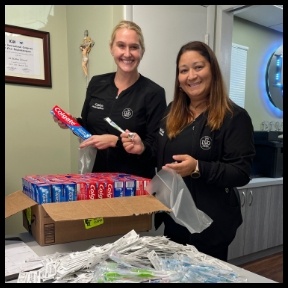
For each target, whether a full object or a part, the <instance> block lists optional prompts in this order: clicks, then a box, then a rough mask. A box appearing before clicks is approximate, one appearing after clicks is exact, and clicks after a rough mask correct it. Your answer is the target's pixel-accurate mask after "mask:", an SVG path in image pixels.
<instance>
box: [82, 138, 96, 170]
mask: <svg viewBox="0 0 288 288" xmlns="http://www.w3.org/2000/svg"><path fill="white" fill-rule="evenodd" d="M82 141H83V140H82V139H81V138H79V142H80V143H81V142H82ZM78 149H79V157H78V173H79V174H85V173H90V172H92V169H93V166H94V162H95V158H96V154H97V149H96V148H95V147H92V146H87V147H84V148H78Z"/></svg>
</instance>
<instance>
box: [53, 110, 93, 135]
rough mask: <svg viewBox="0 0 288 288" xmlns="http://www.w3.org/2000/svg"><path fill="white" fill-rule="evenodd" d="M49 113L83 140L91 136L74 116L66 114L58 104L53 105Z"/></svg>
mask: <svg viewBox="0 0 288 288" xmlns="http://www.w3.org/2000/svg"><path fill="white" fill-rule="evenodd" d="M51 114H53V115H54V116H55V117H56V118H57V119H58V120H60V121H61V122H62V123H64V124H66V125H67V127H69V128H70V129H71V130H72V132H73V133H75V134H76V135H77V136H78V137H80V138H82V139H83V140H86V139H88V138H89V137H91V136H92V134H91V133H89V132H88V131H87V130H86V129H85V128H84V127H82V126H81V125H80V124H79V123H78V122H77V121H76V120H75V119H74V118H72V117H71V116H70V115H68V114H67V113H66V112H65V111H64V110H63V109H61V108H60V107H59V106H57V105H55V106H54V107H53V108H52V110H51Z"/></svg>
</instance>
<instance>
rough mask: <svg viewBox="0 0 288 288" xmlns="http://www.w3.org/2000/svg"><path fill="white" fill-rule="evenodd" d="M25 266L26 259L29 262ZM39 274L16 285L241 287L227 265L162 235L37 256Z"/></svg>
mask: <svg viewBox="0 0 288 288" xmlns="http://www.w3.org/2000/svg"><path fill="white" fill-rule="evenodd" d="M28 261H29V260H28ZM33 261H39V263H40V262H41V264H42V265H40V266H41V268H39V269H38V270H33V271H29V272H21V273H20V274H19V277H18V280H17V282H18V283H242V282H247V278H245V277H243V275H239V274H238V273H236V272H235V271H234V270H233V269H232V268H231V266H229V265H228V263H225V262H223V261H221V260H218V259H216V258H213V257H210V256H208V255H206V254H203V253H201V252H199V251H198V250H197V249H196V248H195V247H194V246H192V245H181V244H178V243H175V242H173V241H170V240H169V239H167V238H166V237H165V236H142V237H140V236H139V235H138V234H137V233H136V232H135V231H134V230H131V231H130V232H129V233H127V234H126V235H124V236H123V237H121V238H119V239H118V240H117V241H115V242H114V243H107V244H105V245H102V246H95V245H93V246H91V247H90V248H89V249H87V250H85V251H81V252H71V253H54V254H51V255H45V256H41V257H40V256H39V259H36V260H35V259H33Z"/></svg>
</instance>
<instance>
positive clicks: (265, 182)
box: [238, 177, 283, 189]
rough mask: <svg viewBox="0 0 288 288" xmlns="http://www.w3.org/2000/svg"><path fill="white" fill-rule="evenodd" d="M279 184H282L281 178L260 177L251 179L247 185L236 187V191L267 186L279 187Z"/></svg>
mask: <svg viewBox="0 0 288 288" xmlns="http://www.w3.org/2000/svg"><path fill="white" fill-rule="evenodd" d="M281 184H283V177H281V178H268V177H267V178H266V177H260V178H252V179H251V181H250V182H249V183H248V184H247V185H245V186H242V187H238V189H245V188H254V187H262V186H269V185H281Z"/></svg>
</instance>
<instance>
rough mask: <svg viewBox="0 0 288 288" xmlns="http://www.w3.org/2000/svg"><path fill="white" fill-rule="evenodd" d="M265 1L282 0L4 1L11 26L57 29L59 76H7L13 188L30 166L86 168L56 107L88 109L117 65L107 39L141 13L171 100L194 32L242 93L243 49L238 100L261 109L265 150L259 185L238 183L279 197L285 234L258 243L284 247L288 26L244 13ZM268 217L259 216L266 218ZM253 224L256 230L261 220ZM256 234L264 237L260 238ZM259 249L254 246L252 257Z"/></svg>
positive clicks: (45, 170) (258, 132)
mask: <svg viewBox="0 0 288 288" xmlns="http://www.w3.org/2000/svg"><path fill="white" fill-rule="evenodd" d="M259 6H273V5H248V6H247V5H153V6H152V5H5V25H14V26H19V27H24V28H29V29H35V30H40V31H46V32H49V34H50V44H49V45H50V47H49V50H50V63H49V65H50V67H49V68H50V70H51V83H52V84H51V87H45V86H41V85H40V86H37V85H29V84H28V85H27V84H24V85H23V84H19V83H11V82H9V81H5V195H6V196H7V195H9V194H11V193H13V192H15V191H17V190H21V189H22V177H23V176H25V175H33V174H64V173H77V172H78V146H79V142H78V140H77V138H76V137H75V136H74V135H73V133H68V131H67V133H65V132H64V133H63V130H61V129H56V127H55V123H54V121H53V120H52V117H51V114H50V110H51V108H52V107H53V106H54V105H58V106H60V107H62V108H63V109H64V110H66V111H69V113H71V114H72V115H80V113H81V108H82V103H83V100H84V97H85V92H86V88H87V85H88V82H89V80H90V79H91V77H92V76H93V75H96V74H102V73H107V72H111V71H115V69H116V66H115V64H114V62H113V59H112V57H111V55H110V52H109V46H108V45H109V39H110V33H111V31H112V28H113V27H114V26H115V25H116V24H117V23H118V22H119V21H120V20H122V19H127V20H133V21H135V22H136V23H137V24H139V26H140V27H141V28H142V30H143V34H144V37H145V45H146V52H145V55H144V57H143V60H142V62H141V64H140V66H139V72H140V73H142V74H143V75H146V76H147V77H149V78H151V79H152V80H154V81H155V82H157V83H159V84H160V85H161V86H163V87H164V88H165V91H166V98H167V99H166V100H167V103H169V102H170V101H171V100H172V93H173V83H174V73H175V67H174V66H175V59H176V54H177V51H178V49H179V47H180V46H181V45H183V44H184V43H186V42H188V41H191V40H201V41H205V42H206V43H207V44H209V45H210V47H212V48H213V50H214V51H215V52H216V55H217V57H218V60H219V62H220V66H221V69H222V72H223V75H224V78H225V81H226V84H227V87H228V88H229V91H230V92H231V94H232V93H235V91H234V92H233V91H232V90H233V89H232V88H233V87H234V85H233V82H232V81H236V82H235V83H237V78H236V79H235V78H234V77H236V76H237V72H236V73H235V71H234V74H233V71H232V70H233V69H236V68H235V67H236V66H237V64H235V63H236V62H234V66H233V65H232V64H231V62H233V61H237V59H236V58H233V55H234V54H233V53H235V51H236V52H237V49H238V48H239V47H240V48H244V52H245V57H246V58H245V64H246V65H245V67H244V69H245V73H244V86H243V87H241V89H243V91H242V94H241V93H240V94H241V95H240V98H241V97H242V98H241V99H240V100H239V101H240V102H241V101H242V102H241V103H242V104H241V105H242V106H243V107H244V108H245V109H246V110H247V111H248V113H249V114H250V116H251V118H252V122H253V126H254V130H255V147H256V153H257V155H256V160H255V163H254V164H253V165H254V166H253V173H252V175H251V183H250V186H247V187H239V188H241V189H240V190H239V191H240V193H242V192H243V193H244V192H247V193H248V192H249V191H250V189H252V190H253V189H254V190H255V191H256V192H255V195H256V196H255V198H256V200H257V197H258V195H257V193H258V194H260V193H259V192H261V191H262V190H263V189H264V190H265V189H266V190H267V189H268V190H269V191H268V192H269V193H268V194H269V197H271V194H273V193H274V192H275V195H276V194H277V196H275V199H274V198H273V199H274V200H273V201H272V202H273V203H274V202H275V207H269V209H275V210H274V212H275V213H276V214H277V215H274V216H273V217H275V218H274V219H269V221H272V223H274V229H276V228H277V229H278V230H277V231H274V232H272V231H270V230H269V235H270V234H271V235H272V234H275V233H276V234H277V239H270V238H271V237H272V236H271V235H270V236H267V235H266V236H267V237H268V240H267V243H270V246H267V245H266V247H264V248H263V247H262V248H263V249H262V248H261V247H260V248H259V249H258V251H256V252H259V253H264V252H265V251H268V250H269V251H273V249H278V250H277V251H279V250H282V249H283V79H282V77H283V75H282V74H283V73H282V71H283V62H282V60H283V49H282V47H283V28H281V29H282V30H281V29H278V30H277V29H274V28H277V27H273V25H271V26H270V27H267V26H263V25H261V24H258V23H254V22H252V21H249V20H247V19H244V18H241V12H245V10H247V11H249V9H256V10H257V7H258V8H259ZM276 6H277V5H276ZM280 6H281V5H280ZM259 9H260V8H259ZM282 9H283V7H282ZM281 13H282V14H283V10H281ZM148 15H149V16H148ZM237 15H239V17H238V16H237ZM264 17H266V16H264ZM271 21H272V20H271ZM281 27H282V23H281ZM86 30H87V31H88V33H89V36H91V37H92V39H93V40H94V41H95V45H94V47H93V49H92V50H91V52H90V56H89V57H90V58H89V74H88V77H87V78H86V77H85V76H84V75H83V71H82V68H81V59H82V54H81V51H80V49H79V45H80V43H81V41H82V39H83V37H84V33H85V31H86ZM233 49H234V50H233ZM234 57H237V56H234ZM235 59H236V60H235ZM241 59H242V58H240V60H241ZM238 60H239V59H238ZM242 60H243V59H242ZM242 60H241V61H242ZM241 63H242V62H241ZM233 67H234V68H233ZM235 74H236V76H235ZM5 80H6V78H5ZM238 96H239V95H237V91H236V93H235V97H236V98H237V97H238ZM248 185H249V184H248ZM269 199H271V198H269ZM247 210H248V209H246V211H245V212H243V213H246V215H244V216H245V217H247V220H249V221H250V220H251V219H248V217H253V213H252V214H247ZM265 211H266V213H267V207H265ZM263 213H264V212H263ZM275 213H274V214H275ZM270 215H272V213H270ZM256 216H257V215H256ZM260 216H261V215H260ZM260 216H259V215H258V216H257V217H254V218H256V219H254V220H255V221H262V220H261V219H260V218H261V217H260ZM245 217H244V218H245ZM265 219H266V218H265ZM275 219H276V220H277V222H276V224H275V222H273V221H274V220H275ZM254 220H253V221H254ZM269 221H268V222H269ZM253 223H254V222H253ZM272 223H271V224H272ZM254 224H255V225H251V231H252V230H253V229H256V230H257V229H258V228H255V227H258V226H261V225H262V222H256V223H254ZM263 225H267V223H263ZM271 226H273V225H271ZM275 226H276V227H275ZM244 228H245V229H250V228H249V227H244ZM244 228H243V229H244ZM269 229H270V228H269ZM271 229H272V228H271ZM21 232H26V230H25V228H24V227H23V223H22V214H21V213H18V214H16V215H13V216H11V217H9V218H7V219H5V235H13V234H18V233H21ZM246 232H247V231H246ZM246 232H245V233H246ZM258 232H259V231H258ZM241 233H243V230H241V229H239V233H238V232H237V234H239V235H238V236H239V237H236V238H237V239H235V241H234V243H232V245H231V251H230V252H229V253H230V259H234V258H235V259H236V258H238V257H239V256H243V255H238V253H239V251H236V249H234V248H235V247H237V246H239V245H243V243H242V244H240V243H241V241H242V242H243V238H241V237H242V236H241V237H240V234H241ZM259 233H260V235H261V233H262V232H259ZM246 234H247V233H246ZM266 236H263V237H266ZM269 237H270V238H269ZM253 239H254V240H253V241H254V244H255V241H256V242H257V241H258V242H259V245H260V242H261V239H258V238H257V237H256V238H255V237H254V238H253ZM255 239H256V240H255ZM245 241H248V239H245ZM262 241H263V238H262ZM273 241H274V242H273ZM271 243H272V244H271ZM275 251H276V250H275ZM273 252H274V251H273ZM241 253H242V254H243V251H242V252H241ZM253 253H255V251H247V253H246V255H244V256H247V255H248V254H249V255H250V254H253ZM263 255H264V254H263ZM231 262H233V261H231ZM235 263H236V262H235ZM236 264H237V263H236Z"/></svg>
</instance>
